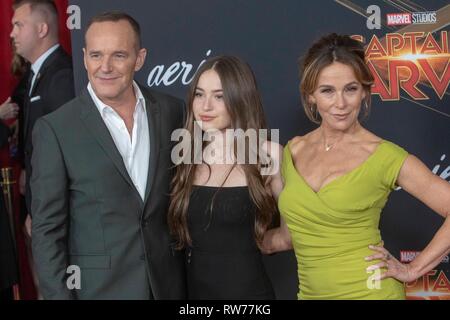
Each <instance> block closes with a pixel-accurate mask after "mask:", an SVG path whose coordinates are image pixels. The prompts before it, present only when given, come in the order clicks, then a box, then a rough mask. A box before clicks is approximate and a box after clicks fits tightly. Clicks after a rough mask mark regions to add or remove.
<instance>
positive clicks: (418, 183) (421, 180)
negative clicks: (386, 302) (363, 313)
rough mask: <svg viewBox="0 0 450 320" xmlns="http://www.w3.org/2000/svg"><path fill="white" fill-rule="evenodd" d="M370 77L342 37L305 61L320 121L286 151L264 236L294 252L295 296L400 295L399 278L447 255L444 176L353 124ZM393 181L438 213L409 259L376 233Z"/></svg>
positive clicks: (448, 199) (360, 54) (311, 106)
mask: <svg viewBox="0 0 450 320" xmlns="http://www.w3.org/2000/svg"><path fill="white" fill-rule="evenodd" d="M372 84H373V77H372V75H371V72H370V70H369V69H368V67H367V65H366V64H365V57H364V48H363V46H362V44H361V43H360V42H359V41H356V40H353V39H351V38H350V37H348V36H339V35H336V34H331V35H328V36H325V37H323V38H322V39H320V40H319V41H318V42H316V43H315V44H314V45H313V46H312V47H311V48H310V49H309V51H308V53H307V55H306V57H305V59H304V61H303V65H302V70H301V85H300V90H301V95H302V102H303V106H304V108H305V112H306V114H307V116H308V118H309V119H310V120H312V121H313V122H315V123H317V124H319V127H318V128H317V129H315V130H314V131H312V132H310V133H308V134H306V135H304V136H300V137H295V138H293V139H292V140H291V141H289V143H288V144H287V146H286V147H285V149H284V152H283V164H282V175H283V179H284V189H283V191H282V192H281V194H280V196H279V201H278V206H279V209H280V213H281V215H282V218H283V219H282V222H281V226H280V227H279V228H277V229H272V230H270V231H269V232H267V233H266V235H265V238H264V242H263V250H264V251H265V252H266V253H273V252H276V251H282V250H287V249H290V248H293V249H294V250H295V254H296V258H297V263H298V276H299V282H300V288H299V293H298V298H299V299H404V298H405V292H404V286H403V283H402V282H410V281H413V280H415V279H417V278H419V277H420V276H422V275H424V274H425V273H427V272H428V271H429V270H431V269H432V268H433V267H435V266H436V265H437V264H439V262H440V261H441V260H442V258H443V257H445V255H447V254H448V253H449V250H450V218H449V210H450V184H449V183H447V182H446V181H445V180H443V179H441V178H439V177H437V176H435V175H434V174H433V173H432V172H430V170H428V168H427V167H426V166H425V165H424V164H423V163H422V162H421V161H420V160H419V159H417V158H416V157H415V156H413V155H410V154H408V153H407V152H406V151H405V150H404V149H402V148H401V147H399V146H397V145H395V144H394V143H392V142H389V141H386V140H383V139H382V138H380V137H378V136H376V135H375V134H373V133H371V132H369V131H368V130H366V129H365V128H363V127H362V126H361V124H360V122H359V118H360V116H361V115H364V114H367V112H368V108H369V106H370V89H371V85H372ZM396 186H400V187H402V188H403V189H404V190H405V191H406V192H408V193H410V194H411V195H413V196H414V197H416V198H417V199H419V200H421V201H422V202H423V203H425V204H426V205H428V206H429V207H430V208H431V209H433V210H434V211H436V213H438V214H440V215H441V216H443V217H444V218H445V222H444V223H443V225H442V227H441V228H440V229H439V231H438V232H437V233H436V234H435V236H434V238H433V239H432V241H431V242H430V243H429V244H428V246H427V247H426V248H425V249H424V250H423V251H422V253H421V254H420V255H418V256H417V257H416V259H414V261H412V262H411V263H410V264H402V263H400V262H399V261H398V260H397V259H396V258H394V257H393V256H392V255H391V254H390V253H389V252H388V251H387V250H386V249H385V248H383V245H382V239H381V236H380V230H379V219H380V213H381V211H382V209H383V207H384V206H385V204H386V201H387V199H388V196H389V193H390V192H391V191H392V190H393V189H394V188H395V187H396Z"/></svg>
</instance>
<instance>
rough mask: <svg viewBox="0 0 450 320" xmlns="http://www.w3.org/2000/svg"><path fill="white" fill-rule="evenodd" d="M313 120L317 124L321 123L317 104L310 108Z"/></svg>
mask: <svg viewBox="0 0 450 320" xmlns="http://www.w3.org/2000/svg"><path fill="white" fill-rule="evenodd" d="M310 110H311V115H312V118H313V120H314V121H315V122H317V123H319V122H320V118H319V112H318V111H317V106H316V105H315V104H313V105H311V107H310Z"/></svg>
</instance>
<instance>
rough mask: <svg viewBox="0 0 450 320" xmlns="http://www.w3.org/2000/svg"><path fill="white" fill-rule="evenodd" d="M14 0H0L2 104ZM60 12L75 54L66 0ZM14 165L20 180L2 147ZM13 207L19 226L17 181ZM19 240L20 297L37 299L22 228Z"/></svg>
mask: <svg viewBox="0 0 450 320" xmlns="http://www.w3.org/2000/svg"><path fill="white" fill-rule="evenodd" d="M13 2H14V1H13V0H1V1H0V104H1V103H3V102H4V101H5V100H6V99H7V98H8V97H9V96H10V95H11V93H12V91H13V90H14V87H15V86H16V84H17V82H18V79H16V78H14V76H13V75H12V74H11V71H10V70H11V59H12V48H11V40H10V37H9V34H10V32H11V28H12V27H11V18H12V16H13V9H12V4H13ZM55 4H56V6H57V8H58V13H59V17H60V18H59V27H60V28H59V30H60V44H61V45H62V46H63V47H64V49H65V50H66V51H67V52H68V53H70V54H71V53H72V49H71V42H70V31H69V30H68V29H67V26H66V21H67V13H66V12H67V5H68V4H67V0H55ZM7 166H9V167H12V168H13V172H14V177H15V180H16V181H18V178H19V175H20V170H21V165H20V163H18V162H16V161H13V160H11V158H10V157H9V146H5V147H4V148H3V149H0V167H7ZM13 194H14V195H13V198H14V210H15V214H16V225H19V215H20V214H19V211H20V201H21V200H20V199H21V197H20V194H19V188H18V184H17V183H16V184H15V185H14V187H13ZM16 238H17V239H16V241H17V247H18V252H17V254H18V260H19V269H20V270H19V271H20V279H19V292H20V297H21V299H25V300H30V299H35V298H36V290H35V288H34V285H33V281H32V277H31V272H30V268H29V264H28V258H27V253H26V246H25V241H24V237H23V233H22V228H18V229H17V230H16Z"/></svg>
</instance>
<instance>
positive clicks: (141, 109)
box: [87, 82, 150, 200]
mask: <svg viewBox="0 0 450 320" xmlns="http://www.w3.org/2000/svg"><path fill="white" fill-rule="evenodd" d="M87 88H88V91H89V94H90V95H91V97H92V100H94V103H95V105H96V106H97V109H98V111H99V112H100V115H101V116H102V119H103V121H104V122H105V124H106V127H107V128H108V130H109V133H110V134H111V137H112V138H113V140H114V143H115V145H116V147H117V150H119V153H120V155H121V156H122V159H123V162H124V164H125V168H126V169H127V172H128V174H129V176H130V178H131V180H132V181H133V183H134V185H135V187H136V189H137V190H138V192H139V195H140V196H141V198H142V200H144V198H145V189H146V186H147V174H148V164H149V158H150V134H149V128H148V120H147V111H146V109H145V99H144V96H143V95H142V92H141V90H140V89H139V87H138V86H137V84H136V82H133V88H134V92H135V94H136V106H135V109H134V113H133V120H134V121H133V131H132V134H131V137H130V134H129V132H128V130H127V127H126V125H125V121H123V119H122V118H121V117H120V116H119V114H118V113H117V112H116V111H115V110H114V109H113V108H112V107H110V106H108V105H106V104H104V103H103V102H102V101H101V100H100V99H99V98H98V97H97V95H96V94H95V92H94V90H93V88H92V86H91V84H90V83H89V84H88V87H87Z"/></svg>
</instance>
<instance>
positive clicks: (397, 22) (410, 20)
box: [386, 11, 437, 26]
mask: <svg viewBox="0 0 450 320" xmlns="http://www.w3.org/2000/svg"><path fill="white" fill-rule="evenodd" d="M386 20H387V25H388V26H401V25H408V24H434V23H436V22H437V17H436V11H425V12H414V13H388V14H387V15H386Z"/></svg>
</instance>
